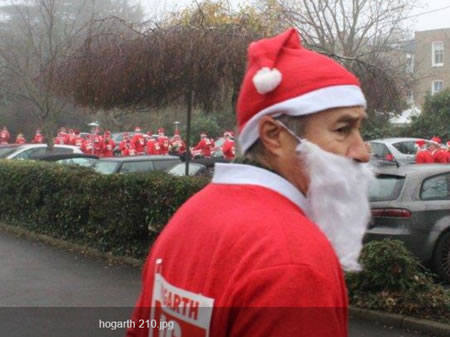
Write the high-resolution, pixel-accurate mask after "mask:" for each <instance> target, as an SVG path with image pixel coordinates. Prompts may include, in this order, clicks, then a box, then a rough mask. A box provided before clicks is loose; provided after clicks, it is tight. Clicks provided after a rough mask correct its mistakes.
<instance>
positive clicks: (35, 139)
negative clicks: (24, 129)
mask: <svg viewBox="0 0 450 337" xmlns="http://www.w3.org/2000/svg"><path fill="white" fill-rule="evenodd" d="M43 142H44V136H43V135H42V133H41V130H40V129H37V130H36V134H35V135H34V137H33V139H32V140H31V143H32V144H42V143H43Z"/></svg>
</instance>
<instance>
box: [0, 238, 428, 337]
mask: <svg viewBox="0 0 450 337" xmlns="http://www.w3.org/2000/svg"><path fill="white" fill-rule="evenodd" d="M139 288H140V271H139V269H138V268H135V267H130V266H127V265H117V264H114V265H111V264H108V263H107V262H105V261H104V260H99V259H95V258H91V257H86V256H83V255H81V254H78V253H74V252H69V251H65V250H61V249H58V248H55V247H51V246H48V245H46V244H43V243H40V242H35V241H29V240H27V239H24V238H20V237H17V236H15V235H13V234H10V233H6V232H2V231H0V336H8V337H28V336H30V337H31V336H32V337H72V336H73V337H75V336H76V337H84V336H86V337H90V336H95V337H103V336H105V337H115V336H124V329H117V330H115V331H112V330H110V329H101V328H99V324H100V320H101V321H103V322H106V321H124V320H127V319H128V318H129V317H130V314H131V311H132V307H133V305H134V303H135V300H136V298H137V296H138V293H139ZM380 336H382V337H399V336H402V337H422V336H424V335H421V334H418V333H414V332H404V331H401V330H397V329H392V328H389V327H384V326H383V325H378V324H376V323H373V322H367V321H352V322H351V324H350V337H380Z"/></svg>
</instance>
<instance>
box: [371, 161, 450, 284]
mask: <svg viewBox="0 0 450 337" xmlns="http://www.w3.org/2000/svg"><path fill="white" fill-rule="evenodd" d="M376 170H377V177H376V180H375V182H374V183H373V184H372V185H371V187H370V193H369V200H370V205H371V209H372V219H371V222H370V223H369V227H368V230H367V232H366V234H365V237H364V242H369V241H371V240H380V239H384V238H392V239H398V240H401V241H403V242H404V243H405V246H406V247H407V248H408V249H409V250H411V251H412V252H413V253H414V254H415V255H416V256H417V257H418V258H419V259H420V260H421V261H422V262H423V263H424V264H426V265H428V266H430V267H431V269H432V270H433V271H434V272H435V273H437V274H438V275H439V276H440V277H441V278H442V280H444V281H446V282H450V165H445V164H429V165H405V166H400V167H399V168H397V167H379V168H377V169H376Z"/></svg>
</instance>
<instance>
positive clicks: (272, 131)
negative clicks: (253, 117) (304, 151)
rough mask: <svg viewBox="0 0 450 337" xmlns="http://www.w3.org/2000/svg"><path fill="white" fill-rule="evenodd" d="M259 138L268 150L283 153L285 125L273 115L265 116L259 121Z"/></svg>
mask: <svg viewBox="0 0 450 337" xmlns="http://www.w3.org/2000/svg"><path fill="white" fill-rule="evenodd" d="M258 130H259V139H260V142H261V143H262V144H263V145H264V148H265V149H266V151H269V152H270V153H272V154H274V155H276V156H279V155H281V154H282V151H283V147H282V132H283V131H284V129H283V127H282V126H280V124H279V123H278V122H277V121H275V120H274V118H273V117H272V116H264V117H262V118H261V119H260V120H259V122H258Z"/></svg>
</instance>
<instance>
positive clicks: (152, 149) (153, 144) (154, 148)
mask: <svg viewBox="0 0 450 337" xmlns="http://www.w3.org/2000/svg"><path fill="white" fill-rule="evenodd" d="M147 154H149V155H157V154H161V146H160V145H159V143H158V142H157V141H156V139H153V138H150V139H149V140H148V142H147Z"/></svg>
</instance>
